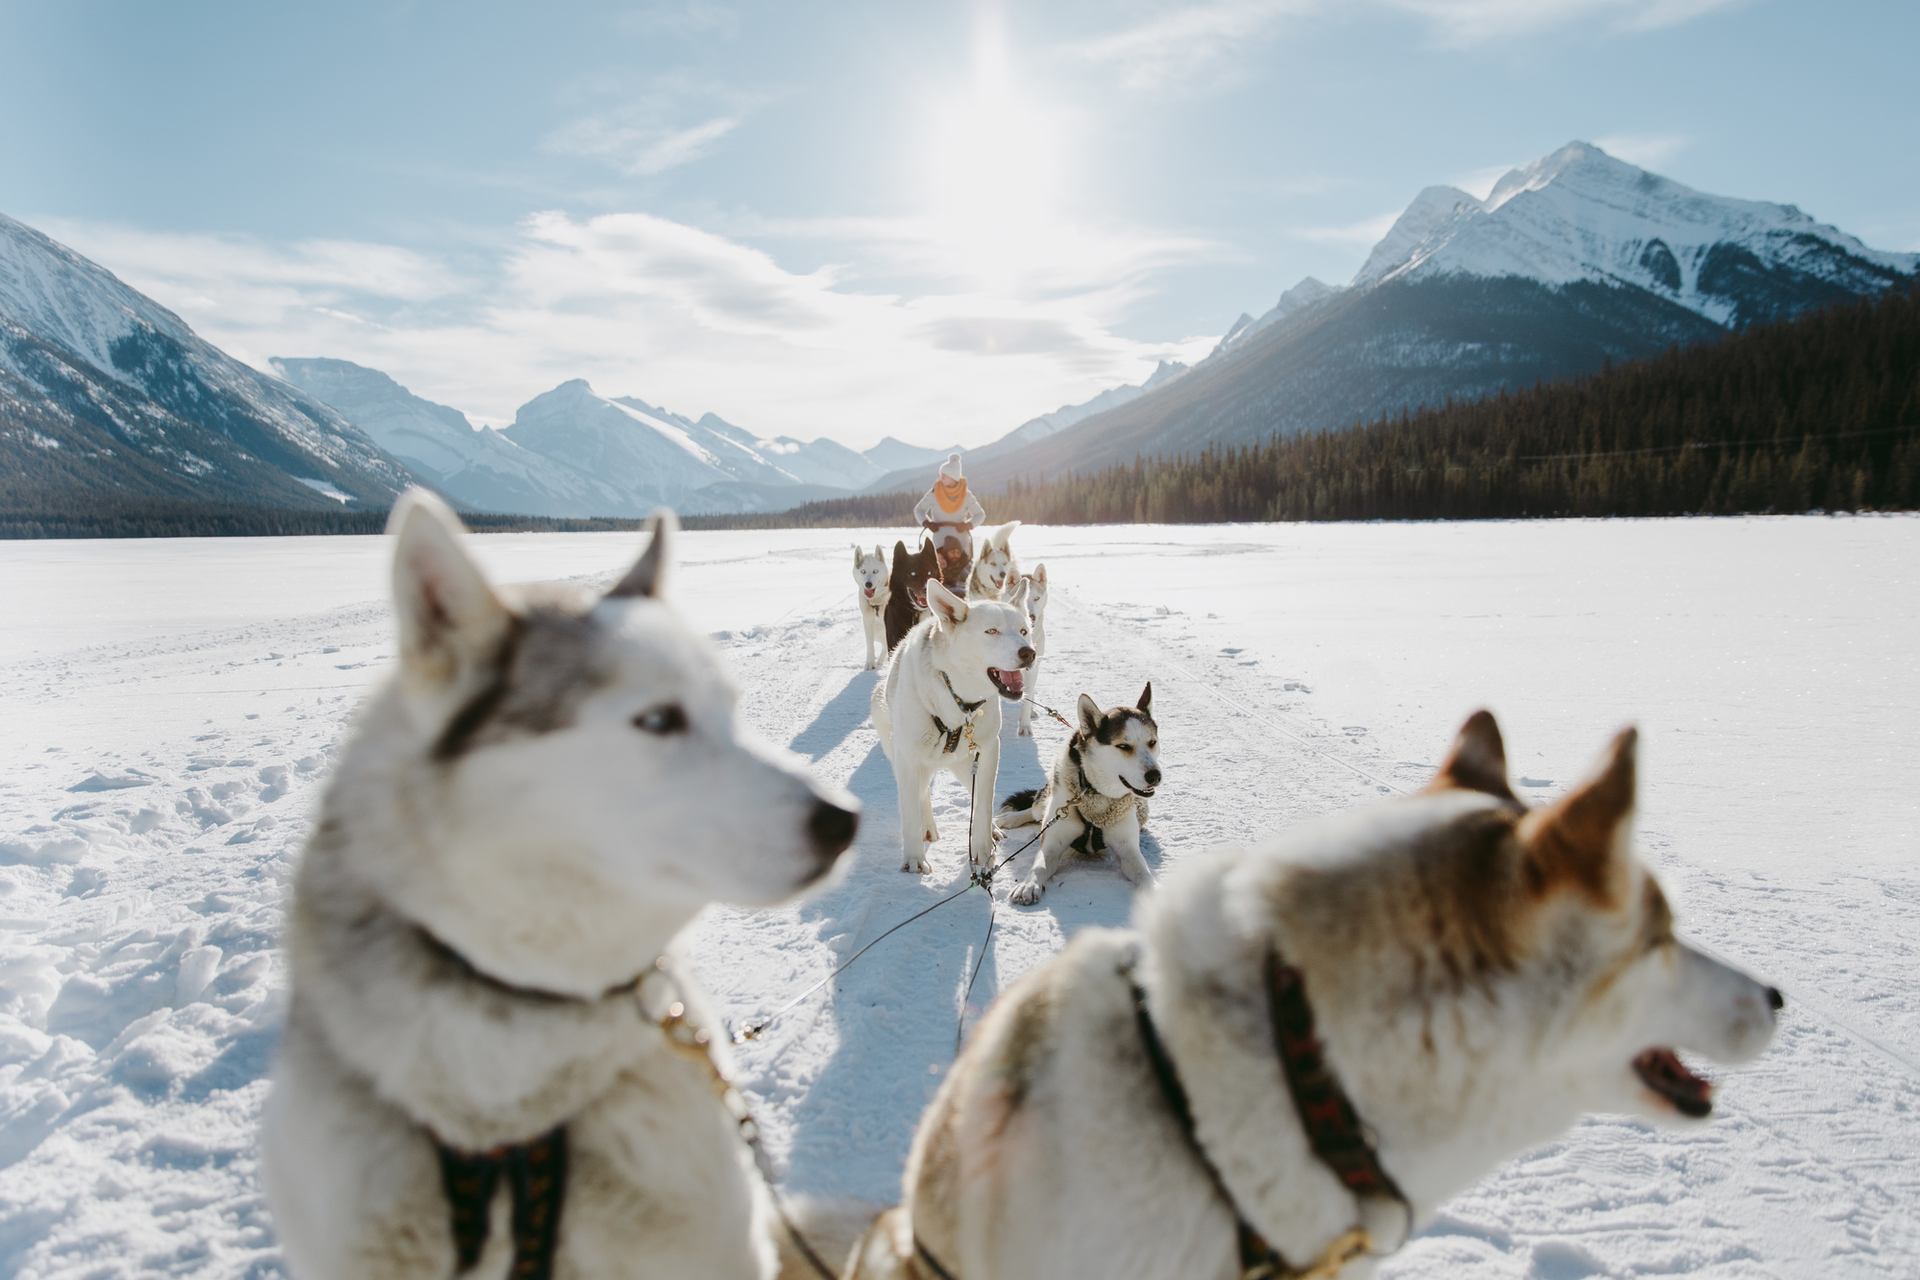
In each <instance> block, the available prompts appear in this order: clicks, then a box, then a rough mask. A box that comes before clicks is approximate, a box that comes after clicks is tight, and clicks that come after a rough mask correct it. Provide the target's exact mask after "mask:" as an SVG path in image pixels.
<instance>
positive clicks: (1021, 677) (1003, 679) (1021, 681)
mask: <svg viewBox="0 0 1920 1280" xmlns="http://www.w3.org/2000/svg"><path fill="white" fill-rule="evenodd" d="M987 679H989V680H991V681H993V687H994V688H996V689H998V690H999V691H1000V696H1001V697H1003V698H1005V699H1007V700H1008V701H1010V702H1018V701H1019V700H1020V699H1021V698H1024V697H1025V696H1026V694H1027V673H1026V672H1024V671H1021V670H1019V669H1018V668H1015V669H1014V670H1011V671H1002V670H1001V669H1000V668H999V667H988V668H987Z"/></svg>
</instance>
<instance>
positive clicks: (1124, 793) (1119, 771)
mask: <svg viewBox="0 0 1920 1280" xmlns="http://www.w3.org/2000/svg"><path fill="white" fill-rule="evenodd" d="M1079 710H1080V724H1079V727H1078V728H1076V729H1075V730H1074V733H1073V736H1072V737H1071V738H1069V739H1067V744H1066V745H1065V746H1064V747H1061V748H1060V755H1059V757H1058V758H1057V759H1055V760H1054V762H1053V772H1052V773H1050V774H1048V775H1047V785H1046V786H1044V787H1041V788H1040V789H1039V790H1038V791H1019V792H1015V793H1014V794H1013V795H1011V796H1008V797H1007V799H1006V802H1005V803H1004V804H1002V805H1001V806H1000V825H1001V826H1003V827H1019V826H1027V825H1029V824H1031V823H1035V822H1045V823H1047V824H1049V825H1047V826H1046V827H1045V828H1044V829H1043V831H1042V834H1041V836H1040V852H1039V853H1037V854H1035V855H1034V858H1033V867H1032V869H1031V870H1030V871H1029V872H1028V873H1027V878H1026V879H1024V880H1022V881H1021V882H1020V883H1019V884H1017V885H1015V886H1014V887H1013V892H1012V894H1011V895H1009V899H1008V900H1009V901H1011V902H1013V903H1015V904H1016V905H1019V906H1023V907H1024V906H1031V905H1032V904H1034V903H1036V902H1038V901H1040V895H1041V894H1042V893H1045V892H1046V888H1047V881H1049V880H1051V879H1053V877H1054V876H1056V875H1058V874H1059V873H1060V866H1061V864H1062V863H1063V862H1064V861H1065V860H1066V857H1067V854H1068V852H1069V851H1070V850H1072V851H1079V852H1081V853H1087V854H1097V853H1099V852H1101V851H1102V850H1103V849H1107V848H1111V849H1112V850H1113V856H1114V860H1115V861H1116V862H1117V863H1118V864H1119V867H1120V874H1121V875H1122V876H1123V877H1125V879H1126V881H1127V883H1128V884H1130V885H1133V886H1134V887H1135V888H1138V887H1139V886H1141V885H1143V884H1146V883H1147V882H1148V881H1149V880H1151V879H1152V878H1153V873H1152V872H1150V871H1148V870H1147V860H1146V859H1145V858H1144V857H1142V856H1141V855H1140V828H1141V827H1144V826H1145V825H1146V824H1147V798H1148V797H1149V796H1151V795H1153V793H1154V792H1155V791H1156V790H1158V789H1159V786H1160V726H1159V725H1158V724H1157V723H1155V721H1154V718H1153V684H1152V683H1151V682H1149V683H1148V684H1147V687H1146V688H1144V689H1142V690H1141V691H1140V700H1139V701H1138V702H1136V703H1135V704H1134V705H1133V706H1131V707H1108V708H1107V709H1106V710H1105V711H1102V710H1101V709H1100V704H1099V703H1097V702H1095V701H1094V700H1093V699H1092V698H1090V697H1088V696H1087V695H1086V694H1084V693H1083V694H1081V695H1080V708H1079Z"/></svg>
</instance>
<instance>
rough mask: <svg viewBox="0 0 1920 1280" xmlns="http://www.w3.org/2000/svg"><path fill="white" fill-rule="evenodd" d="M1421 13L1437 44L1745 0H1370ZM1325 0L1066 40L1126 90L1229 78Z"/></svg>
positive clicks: (1201, 13) (1273, 0)
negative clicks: (1284, 25)
mask: <svg viewBox="0 0 1920 1280" xmlns="http://www.w3.org/2000/svg"><path fill="white" fill-rule="evenodd" d="M1368 2H1369V3H1371V4H1372V5H1374V6H1375V7H1378V8H1385V9H1389V10H1394V11H1397V12H1400V13H1403V14H1406V15H1409V16H1412V17H1415V18H1419V19H1421V20H1423V21H1424V22H1425V23H1426V25H1427V26H1428V27H1429V28H1430V29H1431V30H1432V32H1433V34H1434V37H1435V39H1436V40H1438V41H1439V43H1441V44H1443V45H1448V46H1456V47H1458V46H1467V45H1478V44H1487V43H1492V42H1496V41H1501V40H1507V39H1512V38H1518V37H1523V36H1530V35H1536V34H1539V33H1541V32H1544V31H1547V30H1551V29H1553V28H1556V27H1565V26H1570V25H1573V24H1576V23H1583V22H1599V23H1601V24H1603V26H1604V29H1606V30H1610V31H1613V32H1616V33H1620V32H1644V31H1654V30H1661V29H1665V28H1668V27H1676V26H1679V25H1681V24H1683V23H1687V22H1691V21H1693V20H1694V19H1696V18H1701V17H1705V16H1707V15H1708V14H1711V13H1716V12H1719V11H1721V10H1724V9H1729V8H1733V7H1735V6H1737V5H1740V4H1744V3H1746V2H1747V0H1368ZM1335 8H1336V6H1335V5H1333V4H1332V3H1330V0H1205V2H1203V3H1199V4H1176V5H1171V6H1167V7H1164V8H1162V9H1160V10H1159V11H1158V12H1156V13H1155V14H1154V15H1153V16H1152V17H1150V18H1147V19H1146V20H1144V21H1142V22H1139V23H1136V24H1135V25H1133V26H1130V27H1124V28H1121V29H1119V30H1115V31H1111V32H1108V33H1106V34H1103V35H1098V36H1094V37H1091V38H1089V39H1086V40H1083V41H1080V42H1077V43H1075V44H1072V45H1070V46H1067V47H1066V49H1065V50H1064V52H1066V53H1067V54H1068V55H1069V56H1070V57H1072V58H1075V59H1078V60H1080V61H1083V62H1090V63H1094V64H1097V65H1101V66H1107V67H1111V68H1113V69H1114V70H1115V71H1116V72H1117V73H1118V75H1119V77H1120V82H1121V84H1123V85H1124V86H1126V87H1127V88H1129V89H1135V90H1166V89H1170V88H1178V87H1184V86H1201V87H1207V88H1213V87H1218V86H1219V85H1220V84H1223V83H1232V82H1233V76H1234V75H1235V74H1237V71H1236V68H1235V67H1234V65H1233V64H1234V63H1235V62H1236V61H1238V60H1240V59H1242V58H1244V57H1246V56H1247V55H1249V54H1251V53H1254V52H1256V51H1257V50H1258V49H1259V47H1260V44H1261V42H1262V41H1264V40H1266V39H1268V38H1270V37H1271V36H1272V35H1273V34H1274V32H1275V31H1277V30H1278V29H1279V27H1280V26H1281V24H1282V22H1283V21H1285V20H1286V19H1289V18H1298V17H1305V16H1309V15H1312V14H1315V13H1321V12H1331V11H1334V10H1335Z"/></svg>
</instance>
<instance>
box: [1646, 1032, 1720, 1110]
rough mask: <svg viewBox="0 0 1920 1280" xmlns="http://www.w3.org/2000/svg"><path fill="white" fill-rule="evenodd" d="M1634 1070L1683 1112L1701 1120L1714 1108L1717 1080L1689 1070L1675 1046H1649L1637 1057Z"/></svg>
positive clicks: (1648, 1086)
mask: <svg viewBox="0 0 1920 1280" xmlns="http://www.w3.org/2000/svg"><path fill="white" fill-rule="evenodd" d="M1633 1073H1634V1074H1635V1075H1637V1076H1639V1077H1640V1083H1642V1084H1644V1085H1646V1086H1647V1088H1649V1089H1651V1090H1653V1092H1654V1093H1655V1094H1657V1095H1659V1096H1660V1097H1661V1098H1662V1099H1664V1100H1665V1101H1666V1102H1668V1103H1670V1104H1672V1106H1673V1109H1674V1110H1675V1111H1678V1112H1679V1113H1680V1114H1681V1115H1683V1116H1691V1117H1692V1118H1694V1119H1695V1120H1700V1119H1704V1118H1705V1117H1706V1116H1707V1115H1709V1114H1710V1113H1711V1112H1712V1111H1713V1082H1712V1081H1710V1080H1707V1079H1705V1078H1703V1077H1701V1076H1697V1075H1695V1074H1694V1073H1693V1072H1691V1071H1689V1070H1687V1065H1686V1063H1684V1062H1682V1061H1680V1055H1679V1054H1677V1053H1675V1052H1674V1051H1673V1050H1671V1049H1648V1050H1647V1051H1646V1052H1645V1053H1643V1054H1641V1055H1640V1056H1639V1057H1637V1058H1635V1059H1634V1060H1633Z"/></svg>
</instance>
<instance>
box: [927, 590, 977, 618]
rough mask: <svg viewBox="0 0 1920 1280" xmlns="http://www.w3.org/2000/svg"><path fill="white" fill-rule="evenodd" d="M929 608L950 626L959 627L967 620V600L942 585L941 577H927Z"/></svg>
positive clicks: (935, 615)
mask: <svg viewBox="0 0 1920 1280" xmlns="http://www.w3.org/2000/svg"><path fill="white" fill-rule="evenodd" d="M927 608H929V609H931V610H933V616H934V617H936V618H938V619H939V620H940V621H941V622H943V623H945V624H946V625H947V626H950V627H957V626H959V625H960V624H961V623H963V622H965V621H966V620H967V614H968V612H969V610H968V609H967V602H966V601H965V600H962V599H961V598H960V597H959V596H957V595H955V594H953V592H951V591H949V590H947V589H946V588H945V587H943V586H941V585H940V579H938V578H928V579H927Z"/></svg>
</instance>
